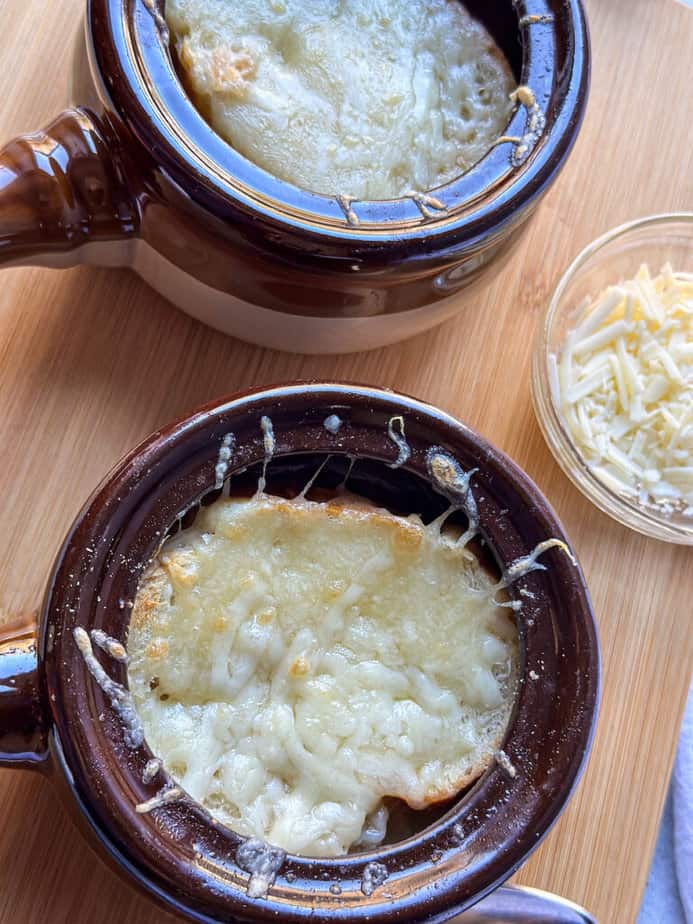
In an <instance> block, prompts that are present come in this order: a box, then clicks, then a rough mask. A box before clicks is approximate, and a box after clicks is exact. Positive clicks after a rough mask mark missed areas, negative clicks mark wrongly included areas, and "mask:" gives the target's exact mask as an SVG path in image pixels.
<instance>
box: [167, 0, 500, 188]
mask: <svg viewBox="0 0 693 924" xmlns="http://www.w3.org/2000/svg"><path fill="white" fill-rule="evenodd" d="M166 19H167V21H168V24H169V27H170V30H171V33H172V36H173V40H174V44H175V47H176V50H177V52H178V57H179V60H180V62H181V64H182V67H183V68H184V70H185V73H186V76H187V80H188V83H189V85H190V87H191V89H192V93H193V96H194V98H195V100H196V102H197V104H198V106H199V108H200V109H201V111H202V112H203V114H205V116H206V117H207V118H208V120H209V121H210V123H211V125H212V127H213V128H214V129H215V130H216V131H217V132H219V134H220V135H222V136H223V137H224V138H225V139H226V140H227V141H228V142H229V143H230V144H232V145H233V147H235V148H236V150H237V151H239V152H240V153H241V154H243V155H245V156H246V157H247V158H249V159H250V160H252V161H253V162H254V163H256V164H258V165H259V166H261V167H264V169H265V170H268V171H269V172H270V173H272V174H274V175H275V176H278V177H280V178H282V179H284V180H288V181H289V182H291V183H294V184H296V185H298V186H302V187H304V188H306V189H310V190H313V191H314V192H320V193H324V194H326V195H330V196H336V195H338V194H339V195H345V196H349V197H354V198H357V199H387V198H391V197H397V196H403V195H407V194H408V193H409V192H410V191H412V190H418V191H423V190H427V189H431V188H433V187H435V186H439V185H441V184H442V183H445V182H448V181H449V180H451V179H452V178H453V177H455V176H457V175H459V174H460V173H463V172H464V171H466V170H468V169H469V168H470V167H471V166H472V165H473V164H474V163H476V162H477V161H478V160H479V159H480V158H481V157H483V155H484V154H485V153H486V151H487V150H488V149H489V148H490V147H491V145H492V144H493V142H494V141H495V140H496V139H497V138H498V137H499V136H500V135H501V134H502V132H503V130H504V128H505V126H506V125H507V124H508V121H509V119H510V114H511V111H512V108H513V103H512V102H511V100H510V94H511V92H512V91H513V90H514V88H515V81H514V79H513V76H512V73H511V71H510V68H509V65H508V63H507V61H506V60H505V58H504V57H503V55H502V53H501V52H500V50H499V49H498V48H497V46H496V45H495V44H494V42H493V40H492V39H491V37H490V36H489V35H488V33H487V32H486V31H485V29H484V28H483V26H481V25H480V24H479V23H478V22H476V21H475V20H474V19H472V17H471V16H470V15H469V13H468V12H467V11H466V10H465V8H464V7H463V6H462V4H461V3H460V2H457V0H452V2H451V0H414V2H411V0H349V2H339V3H325V2H324V0H243V2H233V0H166Z"/></svg>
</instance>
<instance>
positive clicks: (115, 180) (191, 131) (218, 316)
mask: <svg viewBox="0 0 693 924" xmlns="http://www.w3.org/2000/svg"><path fill="white" fill-rule="evenodd" d="M157 2H158V3H159V5H156V3H155V2H153V0H90V2H89V4H88V8H87V17H86V30H85V40H84V42H82V43H80V46H79V49H78V53H77V55H76V58H75V66H74V79H73V91H74V95H75V102H76V103H77V104H79V105H78V107H77V108H74V109H72V110H68V111H66V112H65V113H63V114H62V115H61V116H59V117H58V118H57V119H56V120H55V121H54V122H53V123H52V124H51V125H50V126H48V128H46V129H45V130H44V131H43V132H39V133H37V134H35V135H30V136H24V137H22V138H18V139H16V140H15V141H13V142H11V143H10V144H8V145H7V146H6V147H5V148H4V149H3V150H2V151H1V152H0V263H4V264H5V265H17V264H27V263H39V264H42V265H46V266H54V267H60V266H69V265H74V264H75V263H78V262H91V263H98V264H104V265H108V266H129V267H132V268H134V269H135V270H136V272H138V273H139V274H140V275H142V276H143V277H144V278H145V279H146V280H147V281H148V282H149V283H150V284H151V285H152V286H153V287H154V288H155V289H157V290H158V291H159V292H161V293H162V294H163V295H165V296H166V297H167V298H169V299H170V300H171V301H173V302H175V303H176V304H178V305H179V306H180V307H181V308H183V309H184V310H185V311H187V312H189V313H190V314H192V315H194V316H195V317H198V318H199V319H200V320H202V321H204V322H205V323H208V324H211V325H212V326H214V327H217V328H219V329H221V330H223V331H226V332H227V333H231V334H234V335H237V336H240V337H241V338H243V339H246V340H250V341H253V342H257V343H262V344H264V345H267V346H272V347H275V348H279V349H286V350H295V351H307V352H346V351H350V350H357V349H366V348H370V347H375V346H380V345H383V344H385V343H389V342H393V341H395V340H399V339H402V338H404V337H408V336H411V335H413V334H415V333H418V332H420V331H422V330H424V329H426V328H428V327H431V326H433V325H434V324H437V323H439V322H440V321H442V320H444V319H445V318H447V317H450V316H451V315H452V314H453V313H454V312H455V311H456V310H458V308H459V301H458V299H456V298H455V295H456V293H458V292H459V291H460V290H461V289H462V288H463V287H465V286H469V285H470V284H472V283H474V282H475V281H476V280H477V279H478V278H479V276H480V275H481V274H482V272H483V271H484V270H485V269H486V267H488V266H489V265H490V264H492V263H493V262H494V261H495V260H501V259H503V258H504V256H505V255H507V254H508V252H509V249H510V247H511V246H512V244H513V242H514V241H515V240H516V238H517V236H518V234H519V233H520V231H521V229H522V227H523V225H524V223H525V222H526V220H527V219H528V218H529V216H530V215H531V214H532V212H533V211H534V209H535V208H536V206H537V204H538V202H539V200H540V199H541V197H542V195H543V194H544V193H545V192H546V190H547V189H548V187H549V186H550V184H551V183H552V182H553V181H554V179H555V178H556V175H557V173H558V171H559V169H560V167H561V165H562V164H563V162H564V160H565V158H566V156H567V155H568V153H569V151H570V149H571V147H572V144H573V142H574V140H575V137H576V135H577V132H578V130H579V126H580V123H581V120H582V115H583V112H584V108H585V104H586V99H587V89H588V81H589V39H588V34H587V26H586V23H585V17H584V12H583V9H582V6H581V3H580V0H568V2H565V3H564V2H563V0H538V2H537V3H535V4H533V13H532V15H529V16H524V15H522V11H521V10H520V9H519V6H518V5H515V4H513V3H511V2H510V0H494V2H492V3H481V2H480V0H474V2H471V3H468V5H469V6H470V7H471V9H472V11H473V12H474V13H475V14H476V15H478V16H479V18H481V19H482V20H483V21H484V23H485V24H486V26H487V27H488V28H489V30H490V31H491V33H492V34H493V35H494V37H495V38H496V41H497V42H498V44H499V45H500V46H501V48H502V49H503V50H504V51H505V53H506V56H507V57H508V60H509V61H510V63H511V66H512V67H513V70H514V71H515V75H516V78H517V79H518V81H519V82H521V83H522V85H524V86H525V87H526V88H527V91H528V95H527V96H526V97H525V101H524V102H523V103H518V105H517V107H516V110H515V112H514V115H513V116H512V119H511V122H510V124H509V126H508V128H507V136H508V138H509V139H510V140H508V141H505V142H504V143H502V144H499V145H497V146H496V147H494V148H492V149H491V150H490V151H489V152H488V154H487V155H486V156H485V157H484V158H483V159H482V160H481V161H480V162H479V163H478V164H477V165H475V166H474V167H473V168H472V169H471V170H470V171H469V172H468V173H466V174H465V175H463V176H461V177H459V178H457V179H455V180H453V181H452V182H450V183H448V184H447V185H445V186H442V187H440V188H438V189H436V190H434V191H433V192H432V193H431V194H430V195H428V194H423V193H417V194H414V195H412V196H407V197H403V198H401V199H395V200H387V201H356V200H352V199H351V198H350V197H348V196H347V197H345V196H343V195H340V191H338V190H336V191H335V195H334V196H333V197H329V196H322V195H316V194H313V193H311V192H308V191H306V190H303V189H299V188H298V187H295V186H292V185H290V184H288V183H285V182H283V181H281V180H279V179H277V178H275V177H273V176H271V175H270V174H268V173H266V172H265V171H263V170H262V169H260V168H259V167H257V166H255V165H254V164H252V163H251V162H250V161H248V160H246V159H245V158H243V157H242V156H241V155H239V154H238V153H237V152H235V151H234V150H233V149H232V148H231V147H230V146H229V145H228V144H226V142H224V141H223V140H222V139H221V138H220V137H219V136H218V135H217V134H216V133H215V132H214V131H213V130H212V129H211V128H210V127H209V125H208V124H207V123H206V122H205V121H204V119H203V118H202V116H201V115H200V114H199V113H198V112H197V110H196V109H195V107H194V106H193V104H192V103H191V101H190V100H189V98H188V96H187V95H186V93H185V90H184V88H183V86H182V84H181V82H180V80H179V77H178V74H177V72H176V69H175V66H174V62H173V60H172V56H171V52H170V49H169V44H168V33H167V30H166V28H165V23H164V22H163V18H162V15H161V5H160V0H157ZM535 7H536V9H535ZM512 139H514V140H512Z"/></svg>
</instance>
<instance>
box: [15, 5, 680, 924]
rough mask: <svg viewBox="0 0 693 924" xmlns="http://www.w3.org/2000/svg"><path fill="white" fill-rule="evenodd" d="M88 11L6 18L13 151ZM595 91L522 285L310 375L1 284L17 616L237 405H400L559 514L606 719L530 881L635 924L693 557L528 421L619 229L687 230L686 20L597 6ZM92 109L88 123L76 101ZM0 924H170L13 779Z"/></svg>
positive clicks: (173, 314) (119, 302)
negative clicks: (311, 383)
mask: <svg viewBox="0 0 693 924" xmlns="http://www.w3.org/2000/svg"><path fill="white" fill-rule="evenodd" d="M83 5H84V3H83V0H62V2H61V3H54V4H47V3H45V2H44V0H21V2H20V0H0V21H1V22H2V26H3V28H2V34H1V35H0V100H2V106H1V107H0V139H3V140H4V139H9V138H10V137H11V136H12V135H13V134H14V133H16V132H18V131H27V130H32V129H35V128H38V127H39V126H40V125H42V124H43V123H45V122H46V121H47V120H49V119H50V118H51V117H52V116H53V115H54V114H55V113H56V112H57V111H58V110H59V109H61V108H62V107H63V106H64V105H65V104H66V103H67V102H68V101H69V94H68V86H69V72H70V65H71V58H72V49H73V46H74V42H75V37H76V34H77V31H78V28H79V23H80V16H81V13H82V8H83ZM587 6H588V12H589V15H590V21H591V27H592V35H593V41H594V71H593V86H592V94H591V100H590V106H589V110H588V115H587V119H586V122H585V126H584V129H583V131H582V134H581V136H580V139H579V141H578V143H577V146H576V148H575V150H574V152H573V154H572V157H571V159H570V161H569V163H568V165H567V167H566V168H565V170H564V172H563V174H562V175H561V177H560V178H559V181H558V182H557V184H556V185H555V187H554V189H553V190H552V191H551V192H550V193H549V195H548V196H547V198H546V200H545V201H544V203H543V204H542V205H541V207H540V209H539V212H538V214H537V216H536V218H535V219H534V221H533V223H532V225H531V227H530V229H529V231H528V233H527V235H526V236H525V238H524V239H523V242H522V244H521V245H520V247H519V249H518V250H517V251H516V253H515V256H514V258H513V259H512V261H511V262H510V263H509V265H507V266H506V267H504V268H503V270H502V271H499V273H498V275H496V276H495V278H494V277H491V278H489V279H488V285H487V289H486V291H485V294H484V293H482V294H477V295H475V297H474V298H473V299H470V298H467V299H465V297H464V296H462V297H461V298H462V301H463V302H464V301H466V302H468V303H467V304H465V306H464V311H463V313H462V314H461V315H460V317H459V318H458V319H457V320H455V321H452V322H450V323H448V324H446V325H445V326H444V327H442V328H440V329H439V330H437V331H433V332H432V333H430V334H428V335H425V336H421V337H419V338H417V339H416V340H414V341H411V342H409V343H406V344H404V345H400V346H395V347H390V348H388V349H385V350H380V351H378V352H376V353H372V354H367V355H352V356H345V357H343V358H339V359H335V358H319V357H318V358H315V357H314V358H306V357H301V356H290V355H282V354H277V353H271V352H268V351H264V350H261V349H257V348H254V347H250V346H245V345H244V344H241V343H238V342H236V341H233V340H231V339H229V338H227V337H224V336H223V335H221V334H218V333H215V332H214V331H212V330H208V329H206V328H204V327H202V326H201V325H200V324H198V323H196V322H194V321H192V320H190V319H188V318H187V317H186V316H185V315H183V314H181V313H180V312H178V311H176V310H175V309H174V308H172V307H171V306H170V305H168V304H167V303H165V302H164V301H162V299H161V298H159V297H158V296H157V295H155V294H154V293H153V292H152V291H150V290H149V289H148V288H147V287H146V285H144V283H142V282H140V281H139V280H138V279H137V278H135V277H134V276H133V275H132V274H130V273H128V272H125V271H118V270H96V269H89V268H78V269H74V270H69V271H62V272H53V271H49V270H39V269H15V270H4V271H3V273H2V285H1V286H0V472H2V487H3V490H2V494H0V523H1V524H2V529H1V531H0V610H4V611H5V612H6V613H17V612H18V611H20V610H23V609H27V610H30V609H32V608H35V607H36V606H37V602H38V600H39V598H40V595H41V591H42V586H43V583H44V581H45V578H46V574H47V571H48V569H49V566H50V564H51V560H52V557H53V555H54V554H55V552H56V549H57V546H58V543H59V542H60V540H61V538H62V536H63V534H64V533H65V531H66V529H67V528H68V526H69V524H70V521H71V520H72V518H73V516H74V515H75V514H76V513H77V511H78V509H79V507H80V506H81V504H82V502H83V501H84V499H85V498H86V496H87V495H88V494H89V492H90V491H91V490H92V488H93V487H94V486H95V485H96V484H97V483H98V481H99V480H100V479H101V477H102V476H103V475H104V473H105V472H106V471H107V470H108V469H109V468H110V466H111V465H112V464H113V463H114V462H115V461H116V460H117V459H118V457H119V456H121V455H122V454H123V453H124V452H125V451H126V450H128V449H129V448H130V447H131V446H133V445H134V444H135V443H137V442H138V441H139V440H140V439H142V438H143V437H144V436H146V435H147V434H148V433H149V432H150V431H151V430H153V429H155V428H156V427H158V426H159V425H161V424H163V423H165V422H166V421H168V420H169V419H170V418H172V417H174V416H176V415H178V414H181V413H183V412H185V411H188V410H189V409H191V408H193V407H194V406H195V405H197V404H199V403H201V402H203V401H207V400H209V399H210V398H213V397H215V396H218V395H221V394H223V393H225V392H230V391H233V390H235V389H238V388H240V387H242V386H244V385H250V384H259V383H271V382H277V381H280V380H282V379H295V378H312V377H317V378H320V377H325V378H328V377H337V378H344V379H350V380H352V381H353V380H357V381H358V380H361V381H364V382H369V383H373V384H378V385H384V386H389V387H392V388H397V389H400V390H403V391H405V392H409V393H410V394H413V395H417V396H419V397H421V398H423V399H425V400H427V401H431V402H433V403H434V404H437V405H439V406H441V407H442V408H444V409H445V410H447V411H449V412H451V413H453V414H455V415H457V416H459V417H460V418H462V419H463V420H465V421H466V422H467V423H469V424H471V425H472V426H473V427H476V428H477V429H478V430H480V431H481V433H483V434H484V435H485V436H487V437H488V438H489V439H490V440H492V441H493V442H494V443H496V444H497V445H498V446H499V447H501V448H502V449H504V450H505V451H506V452H507V453H509V454H510V455H511V456H512V457H513V458H514V459H515V460H517V462H518V463H519V464H520V465H521V466H523V468H525V469H526V471H527V472H528V473H529V474H530V475H531V477H532V478H534V479H535V480H536V482H537V483H538V484H539V486H540V487H541V488H542V489H543V491H544V492H545V493H546V494H547V495H548V497H549V499H550V500H551V501H552V503H553V505H554V506H555V508H556V510H557V511H558V514H559V516H560V517H561V518H562V520H563V522H564V524H565V526H566V529H567V531H568V534H569V535H570V536H571V538H572V541H573V543H574V545H575V548H576V550H577V552H578V554H579V556H580V558H581V560H582V564H583V567H584V569H585V573H586V575H587V579H588V582H589V585H590V588H591V592H592V596H593V600H594V604H595V608H596V611H597V614H598V618H599V625H600V630H601V637H602V644H603V660H604V695H603V705H602V711H601V719H600V723H599V729H598V734H597V737H596V741H595V746H594V751H593V754H592V759H591V762H590V764H589V768H588V770H587V772H586V774H585V776H584V778H583V780H582V783H581V785H580V787H579V789H578V791H577V794H576V795H575V797H574V799H573V801H572V803H571V805H570V807H569V809H568V810H567V811H566V812H565V814H564V815H563V817H562V818H561V820H560V822H559V823H558V824H557V825H556V827H555V828H554V830H553V831H552V833H551V834H550V836H549V837H548V838H547V839H546V841H545V842H544V844H543V845H542V847H541V848H540V849H539V850H538V851H537V853H536V854H535V855H534V857H533V858H532V859H531V860H530V862H529V863H528V864H527V865H526V866H525V867H524V868H523V870H522V871H521V872H520V874H519V876H518V877H517V878H518V879H519V881H521V882H524V883H528V884H531V885H533V886H537V887H540V888H544V889H550V890H554V891H557V892H560V893H562V894H563V895H565V896H567V897H569V898H571V899H573V900H575V901H578V902H581V903H583V904H585V905H586V906H587V907H588V908H590V909H591V910H592V912H593V913H595V914H596V915H597V917H598V918H599V920H600V922H602V924H629V922H633V921H634V920H635V917H636V914H637V909H638V907H639V904H640V900H641V895H642V891H643V888H644V885H645V880H646V877H647V872H648V869H649V865H650V859H651V856H652V851H653V847H654V843H655V838H656V833H657V827H658V821H659V817H660V812H661V809H662V804H663V800H664V796H665V793H666V789H667V783H668V778H669V773H670V770H671V764H672V758H673V755H674V751H675V747H676V739H677V732H678V728H679V722H680V718H681V714H682V709H683V704H684V699H685V695H686V691H687V689H688V685H689V682H690V678H691V668H692V666H693V631H691V629H692V623H693V612H692V604H691V600H692V599H693V551H692V550H690V549H684V548H676V547H674V546H670V545H665V544H661V543H657V542H655V541H652V540H648V539H644V538H641V537H640V536H637V535H635V534H634V533H631V532H628V531H627V530H626V529H624V528H622V527H620V526H618V525H617V524H615V523H614V522H612V521H611V520H609V519H608V518H607V517H606V516H604V515H602V514H601V513H599V512H598V511H597V510H595V509H594V508H593V507H591V506H590V504H589V503H588V502H587V501H586V500H585V499H584V498H583V497H582V495H581V494H579V493H578V492H577V490H576V489H575V488H574V487H573V486H572V485H571V484H570V483H569V482H568V480H567V479H566V478H565V477H564V475H563V474H562V472H561V471H560V470H559V468H558V466H557V465H556V464H555V463H554V461H553V458H552V456H551V455H550V453H549V451H548V449H547V448H546V446H545V444H544V442H543V439H542V437H541V434H540V432H539V430H538V427H537V424H536V422H535V419H534V415H533V412H532V408H531V405H530V393H529V367H530V344H531V341H532V334H533V331H534V328H535V324H536V322H537V319H538V317H539V315H540V312H541V311H542V309H543V308H544V306H545V305H546V302H547V299H548V297H549V293H550V291H551V289H552V286H554V284H555V283H556V281H557V279H558V277H559V274H560V273H561V272H562V271H563V270H564V268H565V267H566V265H567V264H568V262H569V261H570V260H571V259H572V257H573V256H574V255H575V254H576V253H577V252H578V250H580V249H581V248H582V247H583V246H584V245H585V244H586V243H587V242H588V241H590V240H591V239H592V238H594V237H596V236H597V235H598V234H601V233H602V232H603V231H605V230H606V229H608V228H610V227H612V226H613V225H615V224H618V223H619V222H622V221H624V220H626V219H630V218H634V217H636V216H639V215H644V214H647V213H652V212H660V211H665V210H670V209H685V208H689V209H691V208H693V145H691V117H692V116H693V94H692V90H691V61H693V12H692V11H691V10H689V9H687V8H685V7H684V6H682V5H680V4H679V3H677V2H676V0H657V2H655V0H588V3H587ZM77 102H79V101H77ZM0 805H1V806H2V809H1V815H2V824H0V924H44V922H50V924H62V922H66V924H67V922H70V924H74V922H79V924H82V922H89V924H92V922H103V924H116V922H118V924H120V922H121V921H125V920H126V921H128V924H153V922H155V921H157V922H159V921H160V922H164V921H167V920H170V919H169V917H168V915H167V914H165V913H163V912H160V911H159V910H157V909H156V908H155V907H154V906H153V905H151V904H150V903H149V902H148V901H147V900H145V899H144V898H142V897H140V896H138V895H136V894H135V893H134V892H133V891H131V890H129V889H128V888H124V887H123V885H122V884H121V882H120V881H119V880H118V879H117V878H116V877H115V875H114V874H112V873H111V872H109V871H107V870H106V869H105V868H104V867H102V866H101V864H100V863H99V862H98V861H97V860H96V859H95V858H94V856H93V855H92V854H91V853H90V851H89V850H88V848H87V847H86V845H85V843H84V842H83V840H82V839H81V837H80V836H79V835H78V834H77V832H76V831H75V830H74V829H73V827H72V825H71V823H70V822H69V821H68V818H67V816H66V814H65V812H64V810H63V808H62V807H61V805H60V804H58V802H57V801H56V798H55V795H54V793H53V790H52V789H51V786H50V785H49V784H48V783H47V782H45V781H44V780H42V779H40V778H39V777H38V776H33V775H31V774H29V773H19V772H9V771H3V772H0Z"/></svg>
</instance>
